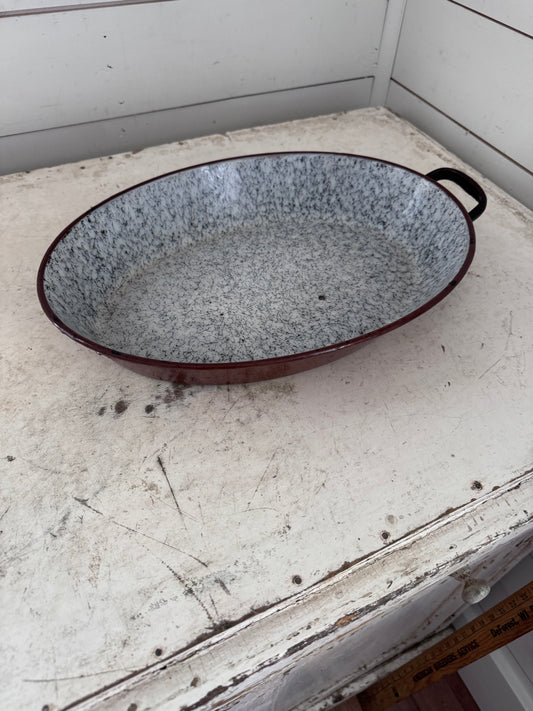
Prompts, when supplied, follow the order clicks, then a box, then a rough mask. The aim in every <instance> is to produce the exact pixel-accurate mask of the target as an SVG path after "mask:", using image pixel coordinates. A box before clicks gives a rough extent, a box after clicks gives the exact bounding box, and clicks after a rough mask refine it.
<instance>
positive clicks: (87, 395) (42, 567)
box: [0, 108, 533, 711]
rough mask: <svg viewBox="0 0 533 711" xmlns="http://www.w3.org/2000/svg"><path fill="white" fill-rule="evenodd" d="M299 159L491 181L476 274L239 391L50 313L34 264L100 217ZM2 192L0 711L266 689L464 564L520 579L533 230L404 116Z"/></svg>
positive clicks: (96, 165)
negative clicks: (192, 182)
mask: <svg viewBox="0 0 533 711" xmlns="http://www.w3.org/2000/svg"><path fill="white" fill-rule="evenodd" d="M291 149H292V150H299V149H301V150H304V149H306V150H314V149H317V150H337V151H350V152H354V153H362V154H367V155H375V156H377V157H382V158H386V159H389V160H393V161H395V162H399V163H402V164H406V165H410V166H411V167H413V168H415V169H417V170H420V171H422V172H427V171H429V170H431V169H433V168H437V167H439V166H442V165H450V166H452V167H458V168H460V169H463V170H465V171H466V172H468V173H470V174H472V175H473V176H474V177H476V178H477V179H478V180H480V181H481V182H482V185H483V187H484V188H485V189H486V191H487V194H488V199H489V203H488V208H487V212H486V213H485V215H483V216H482V217H481V218H480V219H479V221H478V222H477V223H476V231H477V236H478V245H479V246H478V252H477V254H476V257H475V261H474V263H473V265H472V268H471V269H470V271H469V273H468V274H467V276H466V277H465V279H464V280H463V281H462V282H461V285H460V286H459V287H458V288H457V289H456V290H455V291H454V292H453V293H452V294H450V296H449V297H448V298H447V299H446V300H445V301H443V302H442V303H441V304H439V305H438V306H437V307H436V308H434V309H433V310H431V311H430V312H428V313H427V314H425V315H424V316H423V317H422V318H420V319H418V320H417V321H414V322H412V323H410V324H408V325H407V326H406V327H404V328H403V329H400V330H398V331H396V332H394V333H391V334H388V335H387V336H384V337H382V338H381V339H378V340H376V341H375V342H374V343H373V344H372V345H368V346H367V347H366V348H363V349H361V350H359V351H358V352H357V353H355V354H353V355H352V356H350V357H347V358H344V359H342V360H340V361H338V362H337V363H335V364H332V365H331V366H325V367H323V368H320V369H316V370H313V371H309V372H307V373H302V374H300V375H298V376H294V377H290V378H287V379H283V380H278V381H272V382H267V383H258V384H253V385H248V386H234V387H230V388H226V387H211V388H199V387H195V388H189V389H184V390H182V389H180V388H173V387H171V386H169V385H168V384H166V383H159V382H156V381H151V380H149V379H146V378H142V377H140V376H136V375H134V374H132V373H130V372H128V371H126V370H124V369H121V368H119V367H117V366H116V365H115V364H114V363H112V362H110V361H107V360H105V359H104V358H100V357H98V356H96V355H95V354H94V353H91V352H89V351H87V350H85V349H83V348H81V347H80V346H78V345H76V344H75V343H74V342H72V341H70V340H69V339H66V338H65V337H64V336H62V335H61V334H60V333H59V332H58V331H57V330H56V329H54V328H53V327H52V326H51V325H50V324H49V323H48V322H47V321H46V319H45V317H44V316H43V314H42V312H41V310H40V308H39V306H38V302H37V300H36V297H35V274H36V271H37V267H38V264H39V261H40V259H41V256H42V254H43V253H44V251H45V249H46V247H47V246H48V244H49V243H50V242H51V240H52V239H53V238H54V236H55V235H56V234H58V233H59V231H60V230H61V229H62V228H63V227H64V226H65V225H66V224H68V222H70V221H71V220H72V219H74V218H75V217H76V216H78V215H79V214H80V213H81V212H82V211H84V210H86V209H87V208H88V207H89V206H90V205H93V204H95V203H97V202H98V201H100V200H102V199H103V198H105V197H107V196H108V195H109V194H111V193H112V192H114V191H117V190H120V189H122V188H125V187H127V186H128V185H132V184H135V183H137V182H139V181H141V180H143V179H147V178H149V177H151V176H153V175H155V174H158V173H163V172H165V171H169V170H173V169H177V168H180V167H183V166H186V165H191V164H196V163H198V162H202V161H204V160H213V159H216V158H223V157H227V156H231V155H239V154H243V153H254V152H263V151H272V150H291ZM0 199H1V201H2V222H1V224H0V230H1V233H0V239H1V240H2V244H3V246H4V256H3V262H4V268H3V270H2V271H1V272H0V299H1V301H2V304H3V309H2V311H1V312H0V318H1V319H2V323H1V328H2V334H3V336H4V339H5V347H4V350H3V354H2V355H3V363H2V367H3V369H4V371H3V380H4V383H5V386H4V393H3V397H2V404H1V407H2V408H3V413H4V418H3V419H4V423H3V426H2V428H1V429H0V451H1V452H2V459H1V460H0V467H1V468H2V483H3V485H2V490H1V492H0V495H1V496H2V501H1V503H0V516H1V517H2V519H1V524H2V525H1V530H2V534H1V541H2V550H3V553H2V558H1V559H0V570H1V571H2V586H1V587H0V609H2V611H3V616H2V621H1V625H2V634H1V635H0V646H1V647H2V649H1V655H2V658H3V659H9V660H10V663H9V665H6V668H5V670H4V678H3V682H4V683H3V685H2V689H1V691H0V694H1V696H0V705H1V706H2V708H5V709H8V710H9V709H15V708H16V709H19V708H26V707H27V708H42V706H43V705H45V704H49V705H50V706H51V707H52V708H53V707H54V705H55V706H56V707H59V708H61V707H64V706H65V705H67V704H69V703H73V702H75V701H76V700H79V699H81V698H82V697H84V696H85V695H91V694H92V695H94V694H99V696H97V697H93V698H94V703H93V702H89V701H87V702H83V703H80V704H79V705H78V708H79V709H82V708H84V707H85V708H89V707H90V706H91V705H92V706H93V707H96V708H105V709H106V711H107V710H108V709H112V708H113V706H111V705H108V702H107V701H104V700H103V699H104V696H102V695H100V692H102V689H103V687H105V686H106V685H107V684H115V683H117V682H119V681H120V680H121V679H124V678H125V677H126V676H127V675H128V674H129V673H132V672H136V671H141V672H142V673H141V674H140V675H138V676H136V677H135V679H136V681H135V683H133V680H130V681H127V682H126V681H124V682H121V684H122V686H121V687H120V689H119V687H114V691H120V694H123V696H120V695H117V696H115V695H114V691H113V692H109V693H108V692H105V694H108V695H113V698H112V700H110V701H109V704H111V703H112V704H115V703H116V704H117V708H120V709H121V711H124V708H126V709H127V708H128V706H129V705H130V704H133V703H135V704H138V708H139V709H141V708H144V707H145V706H146V705H150V706H152V708H165V706H166V707H167V708H172V709H175V708H176V705H177V704H178V703H179V704H180V705H185V704H190V703H192V704H196V703H198V704H199V706H198V708H200V709H202V711H207V709H208V708H212V707H213V705H214V704H215V703H217V702H218V701H224V703H225V704H226V703H227V704H228V705H230V704H231V703H232V701H231V698H230V697H231V695H232V694H233V693H235V694H237V695H238V698H239V702H240V703H242V704H246V697H247V696H249V695H252V694H253V685H254V684H255V683H256V682H258V683H259V682H260V681H261V680H262V679H263V680H265V684H266V686H265V687H263V688H264V689H265V690H266V689H267V688H271V687H269V686H268V684H269V683H275V684H276V685H278V684H279V681H280V676H279V675H280V674H281V675H283V672H284V671H286V670H287V669H288V668H289V667H291V668H292V667H293V665H294V666H295V667H297V668H300V669H301V670H302V675H303V674H304V669H305V666H302V665H304V664H306V663H307V662H309V664H310V665H311V666H310V667H308V668H309V669H313V668H316V667H315V665H317V664H319V659H320V657H322V658H323V659H324V660H327V658H328V648H329V647H331V649H334V645H335V644H336V643H337V642H338V641H339V640H340V639H342V637H343V635H344V633H345V632H346V633H350V634H351V633H352V632H355V628H356V627H357V626H358V625H359V624H362V623H367V622H368V623H370V621H371V620H373V619H374V618H376V616H378V615H379V614H380V613H382V612H383V613H385V612H387V613H389V612H390V613H391V614H393V611H395V610H399V609H400V606H403V604H404V603H405V604H407V603H408V602H409V601H410V600H411V599H412V598H414V597H416V596H417V595H418V594H420V595H422V594H424V593H425V591H428V590H429V588H430V587H432V586H433V585H436V584H437V585H439V586H440V585H441V584H442V585H444V582H443V581H444V578H446V577H448V576H449V575H451V574H452V573H454V572H455V571H457V570H458V569H460V568H462V567H463V566H464V565H465V564H472V565H471V567H472V566H473V564H474V563H475V562H476V559H477V560H478V562H479V560H480V559H485V556H487V557H488V558H490V560H493V563H491V565H494V570H496V571H497V570H498V568H499V567H501V569H502V570H503V568H504V566H505V559H506V558H507V556H508V555H509V559H512V558H513V556H512V555H511V554H510V552H509V551H515V554H516V551H518V549H514V548H513V546H514V544H515V543H518V542H522V543H523V545H526V543H527V545H530V542H529V543H528V536H530V534H531V532H532V527H531V520H530V513H528V511H529V510H530V505H529V504H530V501H531V497H532V496H533V473H532V470H533V462H532V461H531V446H530V445H531V441H532V436H533V431H532V426H533V425H532V423H533V403H532V401H531V397H530V393H531V390H532V387H533V368H532V364H533V359H532V358H531V353H532V351H533V334H532V333H531V328H530V314H531V309H532V308H533V287H532V285H531V279H530V273H529V272H530V269H529V264H530V263H531V260H532V259H533V242H532V241H531V226H532V225H533V216H532V215H531V213H530V212H529V211H528V210H526V209H525V208H523V207H521V206H520V205H519V204H518V203H516V202H515V201H513V200H512V199H511V198H509V197H508V196H506V195H505V194H503V193H502V192H501V191H500V190H498V189H497V188H496V187H494V186H493V185H492V184H491V183H489V182H488V181H487V180H484V179H483V178H481V177H480V176H479V175H477V174H476V173H475V171H474V170H472V169H470V168H469V167H468V166H466V165H465V164H464V163H462V162H461V161H459V160H458V159H457V158H455V157H454V156H453V155H451V154H450V153H449V152H447V151H446V150H444V149H443V148H442V147H441V146H439V144H437V143H436V142H435V141H433V140H431V139H429V138H427V137H426V136H424V135H423V134H422V133H421V132H419V131H417V130H416V129H414V128H413V127H412V126H411V125H409V124H407V123H406V122H405V121H402V120H400V119H399V118H397V117H395V116H394V115H392V114H391V113H390V112H388V111H386V110H384V109H373V108H371V109H365V110H362V111H359V112H349V113H345V114H339V115H335V116H331V117H327V118H319V119H309V120H305V121H298V122H294V123H289V124H280V125H277V126H269V127H262V128H255V129H250V130H244V131H238V132H235V133H231V134H228V135H216V136H211V137H206V138H201V139H197V140H194V141H187V142H185V143H183V144H182V145H180V144H173V145H165V146H159V147H156V148H149V149H146V150H143V151H140V152H139V153H136V154H134V155H133V154H131V153H130V154H125V155H120V156H115V157H113V158H112V159H111V160H109V159H108V158H100V159H94V160H91V161H87V162H84V163H82V164H70V165H65V166H61V167H58V168H52V169H44V170H41V171H36V172H34V173H31V174H29V175H25V174H18V175H11V176H5V177H3V178H1V179H0ZM117 404H118V406H117ZM147 408H148V409H147ZM502 442H503V443H505V446H502ZM158 458H160V459H161V462H163V463H164V466H165V468H166V472H167V474H168V477H169V481H170V482H171V484H172V487H173V491H174V495H175V496H176V499H177V500H178V501H179V504H180V509H179V511H178V509H177V507H176V506H175V502H174V499H173V496H172V494H171V492H170V490H169V488H168V484H167V481H166V479H165V477H164V475H163V473H162V471H161V467H160V464H159V461H158ZM474 481H479V482H480V483H481V485H482V487H483V488H482V489H478V488H476V487H474V488H472V487H473V482H474ZM496 487H499V488H496ZM383 531H387V532H388V534H389V535H388V537H387V539H386V542H385V541H384V539H383V537H382V532H383ZM502 546H503V548H502ZM526 552H527V548H523V549H522V550H521V554H525V553H526ZM502 555H503V558H504V561H503V562H502V564H501V566H500V560H501V556H502ZM295 576H300V578H301V581H302V582H301V584H297V582H295ZM452 584H454V585H455V584H457V588H458V592H460V591H459V587H460V586H459V584H458V583H457V581H455V583H452ZM443 589H444V588H443ZM435 590H437V588H436V589H435ZM428 594H429V593H428ZM437 597H438V596H437ZM452 607H453V606H452ZM426 612H427V615H428V620H430V619H431V617H432V616H434V615H437V614H438V613H437V611H436V610H435V609H427V610H426ZM452 612H453V611H452V610H450V611H449V613H447V617H446V619H447V618H448V617H449V616H450V614H452ZM446 619H443V618H439V620H437V621H435V624H437V622H438V623H442V624H445V622H446ZM239 620H240V621H239ZM227 621H230V623H231V625H232V626H229V627H228V628H227V629H225V627H226V626H227V625H228V622H227ZM365 634H366V632H365ZM353 640H354V643H355V641H356V637H354V638H353ZM300 642H303V644H302V645H301V646H299V647H296V646H295V645H299V643H300ZM408 643H409V640H408V639H406V638H404V639H403V640H402V639H400V640H399V641H398V645H397V649H396V650H395V652H394V653H400V652H401V651H402V649H404V648H405V646H406V645H407V644H408ZM156 649H161V650H162V653H161V655H160V657H158V656H156V655H155V650H156ZM378 651H379V650H378ZM310 655H312V656H310ZM315 655H317V656H315ZM158 660H159V661H158ZM306 660H307V661H306ZM154 663H155V664H156V666H152V667H151V669H150V668H149V667H150V665H152V664H154ZM369 664H371V660H369ZM263 665H264V666H263ZM163 667H166V669H165V668H163ZM327 668H328V667H327V665H326V666H325V667H324V669H327ZM29 670H30V671H29ZM324 674H325V671H324ZM281 678H282V677H281ZM289 678H290V676H289ZM302 678H303V676H302ZM268 679H270V682H269V681H268ZM324 681H325V678H324ZM334 681H338V680H334V679H331V682H332V683H333V682H334ZM224 686H227V687H228V689H227V690H225V691H224V692H222V691H221V690H220V689H218V691H217V687H224ZM215 691H217V693H216V694H215ZM141 692H142V695H140V694H141ZM102 693H104V692H102ZM209 694H214V695H212V696H211V697H210V698H212V701H208V700H207V697H208V695H209ZM291 694H296V691H295V689H293V690H292V691H291ZM176 696H177V697H178V698H179V702H178V701H176V700H174V701H172V698H173V697H176ZM291 698H296V697H295V696H292V697H291ZM202 699H204V700H203V701H202ZM301 699H302V703H303V702H304V699H305V696H304V689H302V697H301ZM125 700H127V703H126V702H125ZM279 701H280V705H281V704H282V697H281V696H280V699H279ZM243 708H246V706H245V705H244V706H243ZM283 711H288V710H286V709H283Z"/></svg>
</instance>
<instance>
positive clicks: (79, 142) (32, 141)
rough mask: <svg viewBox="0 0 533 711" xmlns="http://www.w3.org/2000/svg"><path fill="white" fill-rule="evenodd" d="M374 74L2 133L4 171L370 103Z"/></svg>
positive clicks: (0, 148) (0, 150)
mask: <svg viewBox="0 0 533 711" xmlns="http://www.w3.org/2000/svg"><path fill="white" fill-rule="evenodd" d="M371 90H372V79H371V78H364V79H354V80H352V81H345V82H338V83H332V84H324V85H321V86H312V87H305V88H300V89H291V90H288V91H281V92H275V93H273V94H261V95H258V96H247V97H243V98H239V99H228V100H226V101H218V102H214V103H208V104H201V105H197V106H190V107H185V108H178V109H168V110H166V111H157V112H153V113H148V114H142V115H137V116H128V117H125V118H116V119H108V120H107V121H98V122H95V123H88V124H76V125H73V126H66V127H62V128H54V129H49V130H46V131H36V132H33V133H26V134H15V135H13V136H7V137H4V138H0V173H14V172H17V171H21V170H32V169H34V168H42V167H46V166H50V165H56V164H59V163H67V162H72V161H77V160H85V159H87V158H92V157H96V156H101V155H110V154H112V153H119V152H122V151H128V150H134V149H137V148H143V147H145V146H149V145H156V144H159V143H168V142H171V141H179V140H184V139H187V138H193V137H196V136H203V135H208V134H212V133H221V132H224V131H230V130H236V129H240V128H247V127H249V126H257V125H262V124H268V123H277V122H281V121H288V120H291V119H296V118H306V117H308V116H317V115H320V114H326V113H332V112H337V111H344V110H348V109H357V108H362V107H364V106H368V103H369V101H370V92H371Z"/></svg>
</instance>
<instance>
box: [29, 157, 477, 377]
mask: <svg viewBox="0 0 533 711" xmlns="http://www.w3.org/2000/svg"><path fill="white" fill-rule="evenodd" d="M299 155H326V156H327V155H331V156H343V157H348V158H355V159H358V160H366V161H371V162H373V163H379V164H382V165H385V166H391V167H394V168H400V169H401V170H404V171H406V172H408V173H411V174H412V175H414V176H416V177H417V178H420V179H422V180H427V181H429V182H430V183H431V184H433V185H435V186H437V187H438V188H439V190H441V191H442V192H443V193H445V194H446V196H447V197H448V198H449V199H450V200H452V201H453V202H454V203H455V204H456V205H457V207H458V208H459V209H460V211H461V212H462V214H463V216H464V219H465V222H466V225H467V227H468V233H469V246H468V251H467V254H466V256H465V259H464V261H463V263H462V265H461V267H460V269H459V270H458V271H457V273H456V274H455V276H454V277H453V279H451V280H450V282H449V283H448V284H447V285H446V286H445V287H444V288H443V289H442V290H441V291H440V292H438V293H437V294H436V295H435V296H433V297H432V298H431V299H429V300H428V301H427V302H426V303H424V304H423V305H422V306H420V307H418V308H417V309H415V310H413V311H411V312H410V313H408V314H406V315H405V316H402V317H401V318H399V319H397V320H395V321H391V322H390V323H388V324H386V325H385V326H381V327H380V328H378V329H375V330H374V331H369V332H368V333H364V334H361V335H359V336H356V337H355V338H351V339H349V340H346V341H341V342H339V343H333V344H331V345H327V346H323V347H321V348H317V349H314V350H310V351H303V352H301V353H291V354H289V355H284V356H276V357H273V358H264V359H260V360H246V361H234V362H215V363H193V362H180V361H168V360H158V359H155V358H145V357H142V356H135V355H131V354H128V353H123V352H119V351H116V350H113V349H111V348H108V347H107V346H103V345H101V344H99V343H96V342H95V341H92V340H90V339H88V338H86V337H85V336H82V335H81V334H79V333H77V332H76V331H74V330H73V329H72V328H70V327H69V326H67V325H66V324H65V323H63V321H62V320H61V319H60V318H59V317H58V316H57V314H56V313H55V312H54V310H53V308H52V307H51V306H50V304H49V302H48V299H47V297H46V294H45V291H44V274H45V270H46V267H47V265H48V261H49V259H50V256H51V255H52V253H53V251H54V249H55V248H56V246H57V244H58V243H59V242H60V241H61V240H62V239H63V238H64V237H66V235H67V234H68V233H69V232H70V230H71V229H72V228H73V227H74V226H75V225H76V224H78V223H79V222H80V221H81V220H83V219H84V218H85V217H87V216H88V215H89V214H90V213H92V212H93V211H94V210H96V209H98V208H100V207H101V206H102V205H105V204H106V203H108V202H110V201H111V200H115V199H116V198H118V197H120V196H121V195H124V194H125V193H129V192H131V191H133V190H136V189H137V188H139V187H141V186H143V185H147V184H149V183H153V182H155V181H157V180H160V179H161V178H166V177H169V176H172V175H177V174H179V173H182V172H185V171H191V170H194V169H197V168H203V167H206V166H209V165H216V164H221V163H229V162H233V161H237V160H242V159H247V158H268V157H273V156H299ZM474 253H475V230H474V226H473V223H472V220H471V218H470V216H469V214H468V211H467V210H466V208H465V207H464V205H462V203H461V202H460V201H459V200H458V199H457V198H456V197H455V196H454V195H453V194H452V193H451V192H450V191H449V190H447V189H446V188H445V187H443V186H442V185H441V184H440V183H439V182H437V181H436V180H432V179H431V178H429V177H428V176H427V175H424V174H423V173H420V172H418V171H416V170H413V169H411V168H407V167H406V166H404V165H401V164H399V163H394V162H392V161H386V160H381V159H379V158H372V157H370V156H364V155H358V154H353V153H339V152H334V151H279V152H267V153H254V154H248V155H246V154H245V155H239V156H233V157H231V158H224V159H221V160H213V161H208V162H203V163H197V164H195V165H191V166H187V167H185V168H180V169H179V170H173V171H169V172H167V173H162V174H161V175H157V176H155V177H152V178H149V179H148V180H143V181H142V182H140V183H136V184H135V185H132V186H131V187H129V188H125V189H124V190H120V191H119V192H117V193H114V194H113V195H111V196H109V197H107V198H106V199H105V200H102V201H101V202H99V203H97V204H96V205H93V206H92V207H91V208H89V209H88V210H86V211H85V212H84V213H83V214H82V215H80V216H79V217H77V218H76V219H75V220H73V221H72V222H71V223H70V224H69V225H67V227H65V228H64V229H63V230H62V231H61V232H60V233H59V235H58V236H57V237H56V239H55V240H54V241H53V242H52V244H51V245H50V246H49V247H48V249H47V250H46V253H45V255H44V257H43V259H42V261H41V264H40V267H39V271H38V274H37V294H38V297H39V301H40V304H41V307H42V309H43V311H44V313H45V314H46V316H47V317H48V318H49V319H50V321H51V322H52V323H53V324H54V325H55V326H56V327H57V328H58V329H59V330H60V331H61V332H62V333H64V334H65V335H66V336H68V337H69V338H72V339H73V340H74V341H76V342H78V343H80V344H81V345H83V346H86V347H87V348H90V349H91V350H93V351H96V352H97V353H100V354H101V355H105V356H107V357H109V358H111V359H112V360H115V361H117V362H118V363H120V364H121V365H123V366H125V367H127V368H130V369H131V370H134V371H135V372H137V373H140V374H144V375H147V376H149V377H155V378H158V379H161V380H169V381H172V382H177V383H195V384H226V383H228V384H229V383H243V382H253V381H254V380H268V379H270V378H277V377H282V376H284V375H289V374H293V373H297V372H300V371H303V370H308V369H310V368H313V367H316V366H318V365H322V364H324V363H327V362H331V361H333V360H336V359H337V358H340V357H341V356H343V355H347V354H348V353H349V352H351V351H352V350H355V349H356V348H357V347H359V346H360V345H363V344H364V343H367V342H368V341H370V340H372V339H374V338H377V337H378V336H381V335H383V334H385V333H388V332H389V331H393V330H394V329H396V328H399V327H400V326H403V325H404V324H406V323H408V322H409V321H412V320H413V319H415V318H418V316H421V315H422V314H423V313H425V312H426V311H429V309H431V308H433V306H435V305H436V304H437V303H439V301H442V299H444V297H446V296H447V295H448V294H449V293H450V292H451V291H452V290H453V289H454V288H455V287H456V286H457V284H459V282H460V281H461V280H462V279H463V277H464V276H465V274H466V272H467V271H468V268H469V266H470V264H471V263H472V259H473V258H474ZM256 376H258V377H256Z"/></svg>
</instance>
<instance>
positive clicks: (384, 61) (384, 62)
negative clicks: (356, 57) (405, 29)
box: [370, 0, 407, 106]
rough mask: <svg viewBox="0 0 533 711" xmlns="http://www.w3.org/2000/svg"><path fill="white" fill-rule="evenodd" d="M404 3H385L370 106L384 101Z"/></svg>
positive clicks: (404, 1)
mask: <svg viewBox="0 0 533 711" xmlns="http://www.w3.org/2000/svg"><path fill="white" fill-rule="evenodd" d="M406 4H407V0H389V2H388V3H387V12H386V14H385V21H384V23H383V32H382V34H381V41H380V47H379V58H378V65H377V68H376V73H375V76H374V83H373V85H372V95H371V97H370V105H371V106H383V105H384V104H385V103H386V100H387V92H388V89H389V83H390V78H391V75H392V67H393V65H394V58H395V57H396V50H397V47H398V41H399V38H400V30H401V27H402V21H403V14H404V12H405V6H406Z"/></svg>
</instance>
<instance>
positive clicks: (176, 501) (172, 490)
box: [157, 455, 183, 518]
mask: <svg viewBox="0 0 533 711" xmlns="http://www.w3.org/2000/svg"><path fill="white" fill-rule="evenodd" d="M157 463H158V464H159V466H160V468H161V471H162V472H163V475H164V477H165V479H166V480H167V484H168V488H169V489H170V493H171V494H172V498H173V499H174V503H175V504H176V508H177V509H178V513H179V515H180V516H181V517H182V518H183V513H182V511H181V509H180V505H179V504H178V500H177V498H176V494H175V493H174V489H173V488H172V484H171V483H170V479H169V478H168V474H167V470H166V469H165V465H164V464H163V461H162V459H161V457H160V456H159V455H158V456H157Z"/></svg>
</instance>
